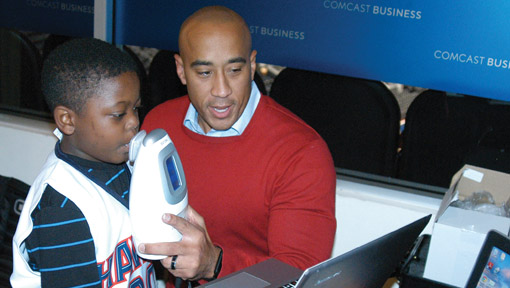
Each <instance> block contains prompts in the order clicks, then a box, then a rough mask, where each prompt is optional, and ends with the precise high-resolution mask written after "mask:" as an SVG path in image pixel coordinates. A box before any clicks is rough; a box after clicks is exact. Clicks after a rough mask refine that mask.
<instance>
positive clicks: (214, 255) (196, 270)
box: [138, 206, 220, 280]
mask: <svg viewBox="0 0 510 288" xmlns="http://www.w3.org/2000/svg"><path fill="white" fill-rule="evenodd" d="M186 218H187V219H183V218H181V217H178V216H176V215H173V214H164V215H163V222H165V223H166V224H168V225H171V226H173V227H174V228H175V229H177V231H179V232H180V233H181V234H182V240H181V241H179V242H163V243H152V244H149V243H146V244H143V243H142V244H140V245H139V246H138V249H139V250H140V252H142V253H146V254H159V255H168V257H166V258H164V259H162V260H161V264H163V266H164V267H165V268H166V269H168V271H169V272H170V273H172V274H173V275H174V276H175V277H180V278H182V279H184V280H199V279H203V278H206V279H207V278H212V277H213V275H214V268H215V266H216V262H217V260H218V257H219V253H220V248H218V247H216V246H214V244H213V243H212V241H211V239H210V238H209V234H207V229H206V227H205V221H204V218H203V217H202V216H200V215H199V214H198V213H197V212H196V211H195V210H194V209H193V208H191V206H188V209H187V214H186ZM175 255H177V258H175V257H174V258H175V264H174V267H175V269H171V268H172V257H173V256H175Z"/></svg>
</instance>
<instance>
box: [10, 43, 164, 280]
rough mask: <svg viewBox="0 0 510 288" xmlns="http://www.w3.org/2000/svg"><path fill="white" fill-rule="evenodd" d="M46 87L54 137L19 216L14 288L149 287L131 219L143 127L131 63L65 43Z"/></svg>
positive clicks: (54, 56)
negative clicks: (135, 142) (136, 150)
mask: <svg viewBox="0 0 510 288" xmlns="http://www.w3.org/2000/svg"><path fill="white" fill-rule="evenodd" d="M42 83H43V84H42V88H43V93H44V95H45V98H46V101H47V103H48V106H49V107H50V109H51V111H52V112H53V116H54V119H55V122H56V125H57V128H58V131H57V130H56V131H57V133H56V134H59V135H57V137H59V141H58V142H57V144H56V145H55V149H54V151H53V152H52V153H51V154H50V155H49V156H48V159H47V160H46V163H45V164H44V166H43V168H42V170H41V172H40V174H39V176H38V177H37V178H36V180H35V182H34V183H33V185H32V187H31V189H30V192H29V194H28V196H27V198H26V201H25V204H24V208H23V211H22V213H21V216H20V220H19V223H18V227H17V230H16V233H15V235H14V238H13V259H14V263H13V264H14V271H13V274H12V275H11V284H12V286H13V287H40V286H42V287H111V286H115V285H117V286H115V287H155V274H154V266H153V265H152V263H151V262H148V261H145V260H143V259H141V258H139V257H138V256H137V254H136V247H134V245H133V241H132V237H131V228H130V221H129V214H128V212H129V211H128V207H129V206H128V193H129V183H130V178H131V172H130V170H129V168H128V166H127V164H126V161H127V160H128V150H129V141H130V140H131V138H132V137H133V136H134V135H135V134H136V133H137V132H138V129H139V124H140V123H139V120H138V108H139V106H140V93H139V90H140V82H139V79H138V76H137V74H136V65H135V64H134V62H133V61H132V59H131V58H129V56H128V55H127V54H126V53H123V52H121V51H120V50H118V49H117V48H116V47H115V46H112V45H110V44H108V43H106V42H103V41H100V40H97V39H77V40H71V41H69V42H66V43H64V44H62V45H60V46H58V47H57V48H56V49H55V50H54V51H53V52H52V53H51V54H50V55H49V56H48V58H47V59H46V60H45V62H44V66H43V71H42ZM58 132H59V133H58Z"/></svg>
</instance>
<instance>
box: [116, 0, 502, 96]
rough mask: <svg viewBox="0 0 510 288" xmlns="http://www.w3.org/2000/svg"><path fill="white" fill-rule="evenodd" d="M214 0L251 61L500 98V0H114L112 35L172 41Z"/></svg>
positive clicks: (169, 45)
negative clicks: (235, 21) (238, 20)
mask: <svg viewBox="0 0 510 288" xmlns="http://www.w3.org/2000/svg"><path fill="white" fill-rule="evenodd" d="M212 4H220V5H225V6H228V7H230V8H232V9H234V10H235V11H237V12H238V13H239V14H241V15H242V16H243V17H244V18H245V19H246V21H247V23H248V25H249V26H250V29H251V32H252V35H253V47H254V49H256V50H258V54H257V60H258V62H263V63H269V64H276V65H282V66H289V67H294V68H302V69H308V70H316V71H321V72H327V73H335V74H342V75H349V76H354V77H360V78H367V79H375V80H382V81H387V82H397V83H403V84H408V85H413V86H419V87H424V88H432V89H438V90H443V91H447V92H455V93H462V94H470V95H476V96H482V97H487V98H494V99H502V100H510V96H509V95H510V81H508V79H509V77H510V49H508V47H510V33H508V30H509V28H510V17H508V12H509V11H510V1H507V0H492V1H474V0H463V1H451V0H450V1H448V0H446V1H445V0H428V1H423V0H406V1H403V0H387V1H384V0H379V1H370V0H367V1H352V2H349V1H335V0H295V1H274V0H273V1H268V0H257V1H249V2H248V1H239V0H237V1H218V0H217V1H207V0H181V1H168V0H164V1H163V0H148V1H126V0H122V1H117V4H116V5H117V6H116V7H117V11H116V22H115V23H116V24H115V27H116V29H115V37H114V41H115V42H116V43H120V44H132V45H140V46H146V47H156V48H162V49H172V50H176V49H177V35H178V30H179V26H180V24H181V23H182V21H183V20H184V19H185V18H186V17H187V16H188V15H189V14H191V13H192V12H193V11H195V10H196V9H198V8H199V7H202V6H206V5H212Z"/></svg>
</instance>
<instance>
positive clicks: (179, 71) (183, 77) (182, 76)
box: [174, 53, 186, 85]
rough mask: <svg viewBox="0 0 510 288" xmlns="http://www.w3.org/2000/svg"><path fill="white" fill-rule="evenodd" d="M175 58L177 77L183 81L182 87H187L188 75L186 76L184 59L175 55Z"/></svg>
mask: <svg viewBox="0 0 510 288" xmlns="http://www.w3.org/2000/svg"><path fill="white" fill-rule="evenodd" d="M174 58H175V67H176V69H177V76H179V79H181V83H182V85H186V75H185V74H184V64H183V63H182V58H181V56H180V55H179V54H177V53H176V54H174Z"/></svg>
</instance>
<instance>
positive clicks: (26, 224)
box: [10, 151, 156, 288]
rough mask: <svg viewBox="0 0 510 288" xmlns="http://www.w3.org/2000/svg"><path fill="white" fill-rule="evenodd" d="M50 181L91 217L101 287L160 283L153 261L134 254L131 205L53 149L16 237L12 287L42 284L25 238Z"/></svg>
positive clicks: (154, 285) (89, 220)
mask: <svg viewBox="0 0 510 288" xmlns="http://www.w3.org/2000/svg"><path fill="white" fill-rule="evenodd" d="M47 185H51V186H52V187H53V188H54V189H55V190H57V191H58V192H59V193H61V194H62V195H64V196H65V197H67V198H69V199H70V200H71V201H73V202H74V203H75V204H76V206H78V208H79V209H80V210H81V211H82V213H83V215H84V216H85V218H86V219H87V223H88V225H89V227H90V232H91V234H92V238H93V240H94V245H95V249H96V260H97V265H98V271H102V272H101V274H102V275H100V279H101V281H102V284H101V286H102V287H156V284H155V282H156V280H155V279H156V277H155V271H154V266H153V265H152V263H151V262H149V261H145V260H143V259H142V258H139V257H138V255H137V254H136V247H134V245H133V240H132V233H131V225H130V220H129V210H128V209H127V208H126V207H125V206H124V205H122V204H121V203H120V202H119V201H117V200H116V199H115V198H114V197H113V196H111V195H110V194H108V193H107V192H106V191H105V190H104V189H103V188H101V187H100V186H98V185H97V184H95V183H94V182H93V181H91V180H90V179H89V178H88V177H86V176H85V175H83V174H82V173H80V172H79V171H77V170H76V169H75V168H73V167H72V166H71V165H69V164H68V163H66V162H65V161H63V160H61V159H59V158H57V156H56V155H55V152H54V151H53V152H52V153H51V154H50V155H49V156H48V159H47V160H46V163H45V164H44V166H43V168H42V170H41V172H40V173H39V175H38V176H37V178H36V180H35V181H34V184H33V185H32V186H31V188H30V191H29V193H28V196H27V198H26V200H25V204H24V207H23V211H22V213H21V215H20V218H19V222H18V227H17V229H16V233H15V234H14V237H13V245H12V247H13V273H12V275H11V279H10V280H11V285H12V286H13V287H14V288H16V287H40V286H41V279H40V273H39V272H36V271H33V270H32V269H31V268H30V266H29V265H28V253H27V251H26V248H25V244H24V240H25V239H26V238H27V237H28V236H29V235H30V233H31V231H32V228H33V223H32V219H31V217H30V215H31V213H32V211H33V210H34V209H35V207H36V206H37V204H38V203H39V201H40V199H41V197H42V194H43V192H44V190H45V188H46V186H47Z"/></svg>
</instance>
